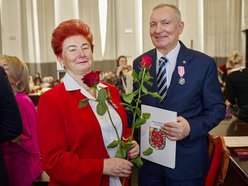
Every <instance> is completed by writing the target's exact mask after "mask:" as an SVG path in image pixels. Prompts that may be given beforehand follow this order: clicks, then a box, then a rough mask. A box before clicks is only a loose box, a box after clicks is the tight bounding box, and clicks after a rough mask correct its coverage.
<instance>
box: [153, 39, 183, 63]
mask: <svg viewBox="0 0 248 186" xmlns="http://www.w3.org/2000/svg"><path fill="white" fill-rule="evenodd" d="M180 47H181V45H180V43H179V42H178V43H177V45H176V47H175V48H173V49H172V50H171V51H170V52H169V53H168V54H167V55H166V56H165V57H166V58H167V59H168V63H169V64H174V65H176V60H177V56H178V53H179V50H180ZM162 56H164V55H163V54H162V53H161V52H159V51H158V50H157V62H158V61H159V59H160V58H161V57H162Z"/></svg>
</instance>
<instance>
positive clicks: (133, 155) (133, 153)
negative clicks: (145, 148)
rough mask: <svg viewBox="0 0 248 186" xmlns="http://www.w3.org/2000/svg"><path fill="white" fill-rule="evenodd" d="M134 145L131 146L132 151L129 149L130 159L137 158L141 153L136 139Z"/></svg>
mask: <svg viewBox="0 0 248 186" xmlns="http://www.w3.org/2000/svg"><path fill="white" fill-rule="evenodd" d="M132 143H133V145H132V146H131V149H130V151H128V153H127V156H128V158H130V159H133V158H136V157H138V155H139V144H138V143H137V142H136V141H134V140H133V141H132Z"/></svg>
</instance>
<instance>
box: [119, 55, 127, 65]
mask: <svg viewBox="0 0 248 186" xmlns="http://www.w3.org/2000/svg"><path fill="white" fill-rule="evenodd" d="M126 65H127V58H125V57H122V58H120V60H119V66H120V67H122V66H126Z"/></svg>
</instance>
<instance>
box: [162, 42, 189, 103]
mask: <svg viewBox="0 0 248 186" xmlns="http://www.w3.org/2000/svg"><path fill="white" fill-rule="evenodd" d="M180 45H181V48H180V51H179V54H178V57H177V63H176V66H175V70H174V72H173V74H172V78H171V83H170V87H169V88H168V91H167V96H166V97H168V98H171V97H172V96H173V95H175V93H174V89H175V87H177V86H183V85H180V84H179V79H180V76H179V74H178V66H183V67H184V71H185V74H187V72H188V65H189V62H190V61H189V53H188V49H187V48H186V47H185V45H184V44H183V43H182V42H180ZM183 77H184V78H185V75H184V76H183ZM185 81H187V79H185ZM165 99H166V98H165ZM166 102H168V101H167V100H165V102H164V104H166Z"/></svg>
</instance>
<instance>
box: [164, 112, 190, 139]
mask: <svg viewBox="0 0 248 186" xmlns="http://www.w3.org/2000/svg"><path fill="white" fill-rule="evenodd" d="M161 131H162V132H163V133H164V134H165V135H166V137H167V138H168V139H170V140H172V141H178V140H181V139H183V138H185V137H187V136H188V135H189V133H190V126H189V122H188V121H187V120H186V119H184V118H183V117H181V116H179V117H177V121H176V122H167V123H165V124H164V125H162V126H161Z"/></svg>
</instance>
